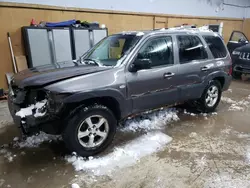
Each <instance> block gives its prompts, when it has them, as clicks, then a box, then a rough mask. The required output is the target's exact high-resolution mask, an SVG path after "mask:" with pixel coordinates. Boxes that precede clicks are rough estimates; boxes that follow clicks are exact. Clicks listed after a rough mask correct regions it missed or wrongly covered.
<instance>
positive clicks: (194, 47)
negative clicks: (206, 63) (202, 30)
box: [177, 35, 208, 64]
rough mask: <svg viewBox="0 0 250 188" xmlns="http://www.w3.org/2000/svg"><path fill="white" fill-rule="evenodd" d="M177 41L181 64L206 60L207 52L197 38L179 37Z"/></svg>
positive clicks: (191, 36)
mask: <svg viewBox="0 0 250 188" xmlns="http://www.w3.org/2000/svg"><path fill="white" fill-rule="evenodd" d="M177 41H178V47H179V58H180V63H181V64H184V63H189V62H192V61H193V60H203V59H207V58H208V55H207V52H206V50H205V48H204V46H203V44H202V42H201V40H200V39H199V37H197V36H195V35H184V36H182V35H180V36H177Z"/></svg>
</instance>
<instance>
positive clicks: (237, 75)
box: [232, 71, 242, 80]
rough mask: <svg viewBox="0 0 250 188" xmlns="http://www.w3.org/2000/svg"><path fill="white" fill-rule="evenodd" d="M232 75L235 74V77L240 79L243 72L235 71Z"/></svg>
mask: <svg viewBox="0 0 250 188" xmlns="http://www.w3.org/2000/svg"><path fill="white" fill-rule="evenodd" d="M232 76H233V78H234V79H237V80H239V79H241V76H242V73H240V72H236V71H233V72H232Z"/></svg>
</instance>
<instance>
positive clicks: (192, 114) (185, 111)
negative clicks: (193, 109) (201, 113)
mask: <svg viewBox="0 0 250 188" xmlns="http://www.w3.org/2000/svg"><path fill="white" fill-rule="evenodd" d="M184 114H187V115H190V116H196V114H194V113H190V112H188V111H187V110H186V109H185V110H184Z"/></svg>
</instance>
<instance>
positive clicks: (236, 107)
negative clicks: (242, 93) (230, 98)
mask: <svg viewBox="0 0 250 188" xmlns="http://www.w3.org/2000/svg"><path fill="white" fill-rule="evenodd" d="M228 110H229V111H244V108H243V107H241V106H237V104H232V105H231V106H230V107H229V109H228Z"/></svg>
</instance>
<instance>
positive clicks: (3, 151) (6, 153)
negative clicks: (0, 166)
mask: <svg viewBox="0 0 250 188" xmlns="http://www.w3.org/2000/svg"><path fill="white" fill-rule="evenodd" d="M0 155H3V156H4V158H6V159H7V160H8V162H13V160H14V157H16V155H13V154H12V152H10V151H8V150H7V149H5V148H3V149H0Z"/></svg>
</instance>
